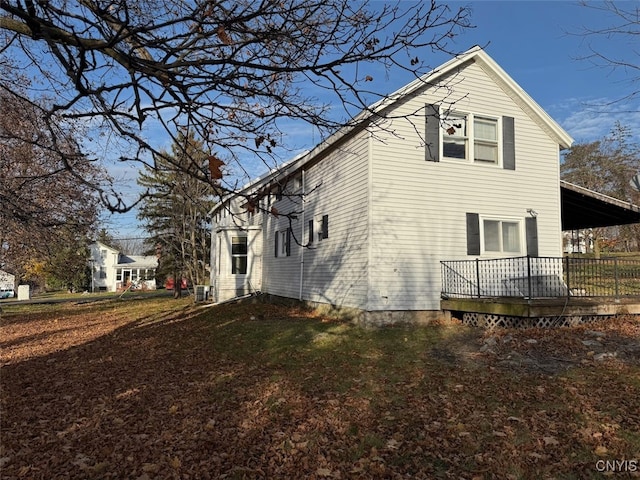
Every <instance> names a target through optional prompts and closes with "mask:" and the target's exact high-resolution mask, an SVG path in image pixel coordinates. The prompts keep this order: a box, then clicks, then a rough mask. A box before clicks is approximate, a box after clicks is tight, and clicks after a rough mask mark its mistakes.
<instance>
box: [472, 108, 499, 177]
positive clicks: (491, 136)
mask: <svg viewBox="0 0 640 480" xmlns="http://www.w3.org/2000/svg"><path fill="white" fill-rule="evenodd" d="M473 161H474V162H479V163H493V164H495V165H497V164H498V120H496V119H495V118H487V117H480V116H475V117H474V118H473Z"/></svg>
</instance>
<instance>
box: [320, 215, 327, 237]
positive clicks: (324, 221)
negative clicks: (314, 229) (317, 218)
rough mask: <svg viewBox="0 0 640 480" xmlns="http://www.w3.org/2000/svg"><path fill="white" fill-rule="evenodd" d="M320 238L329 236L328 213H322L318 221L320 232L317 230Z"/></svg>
mask: <svg viewBox="0 0 640 480" xmlns="http://www.w3.org/2000/svg"><path fill="white" fill-rule="evenodd" d="M318 236H319V238H320V240H322V239H325V238H329V215H323V216H322V220H321V222H320V232H318Z"/></svg>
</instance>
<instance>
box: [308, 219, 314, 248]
mask: <svg viewBox="0 0 640 480" xmlns="http://www.w3.org/2000/svg"><path fill="white" fill-rule="evenodd" d="M309 243H310V244H311V243H313V220H309Z"/></svg>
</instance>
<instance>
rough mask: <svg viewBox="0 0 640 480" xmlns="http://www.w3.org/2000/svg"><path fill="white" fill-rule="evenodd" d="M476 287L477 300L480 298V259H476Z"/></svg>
mask: <svg viewBox="0 0 640 480" xmlns="http://www.w3.org/2000/svg"><path fill="white" fill-rule="evenodd" d="M476 286H477V287H478V298H480V259H479V258H476Z"/></svg>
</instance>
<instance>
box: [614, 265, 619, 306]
mask: <svg viewBox="0 0 640 480" xmlns="http://www.w3.org/2000/svg"><path fill="white" fill-rule="evenodd" d="M618 281H619V279H618V258H617V257H613V285H614V288H615V291H616V298H618V297H619V296H620V288H619V285H618Z"/></svg>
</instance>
